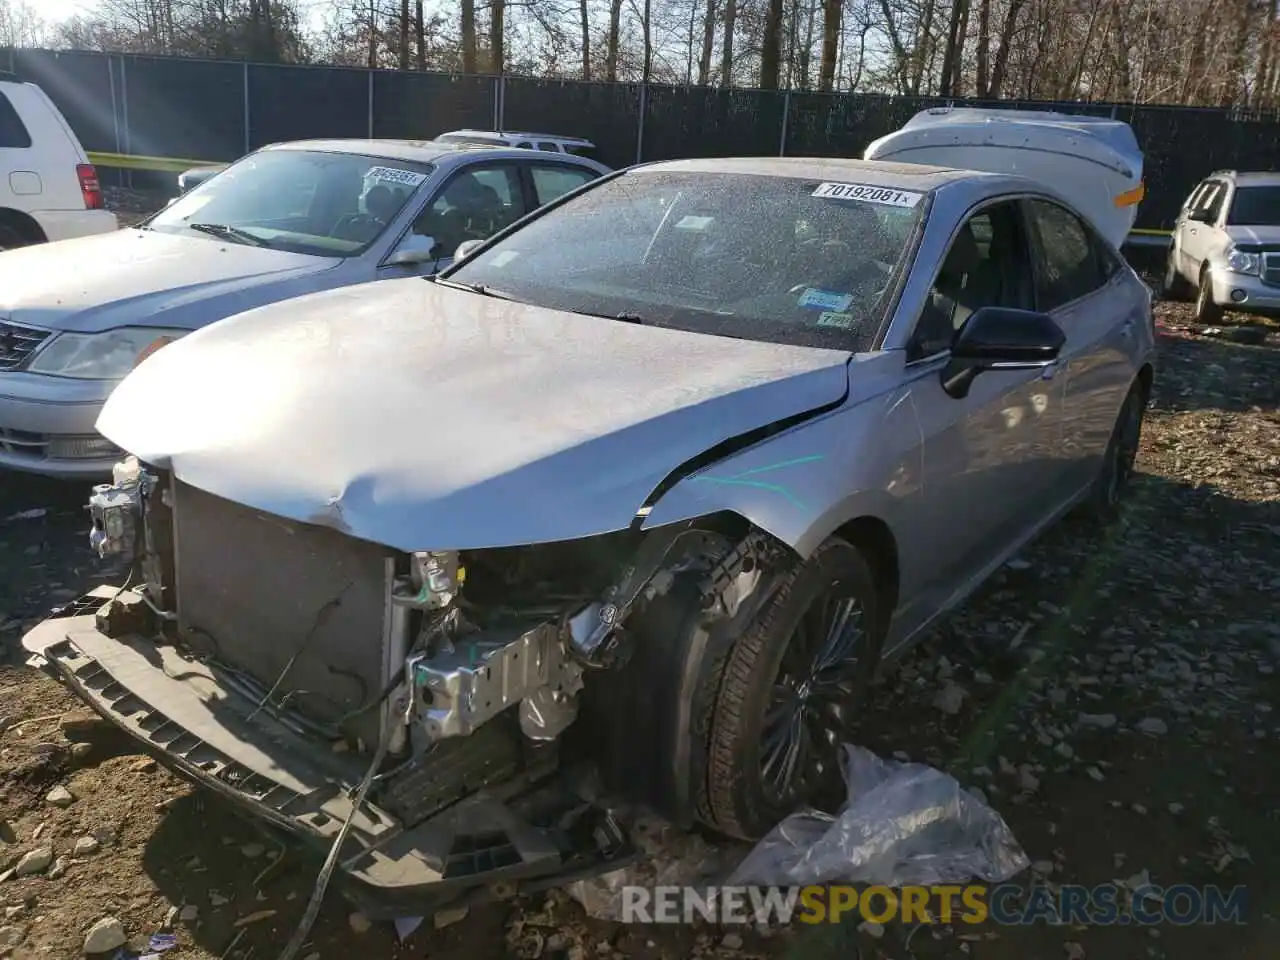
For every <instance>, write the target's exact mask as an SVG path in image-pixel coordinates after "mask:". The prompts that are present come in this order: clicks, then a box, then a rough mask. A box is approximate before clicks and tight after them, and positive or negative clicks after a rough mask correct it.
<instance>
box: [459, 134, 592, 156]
mask: <svg viewBox="0 0 1280 960" xmlns="http://www.w3.org/2000/svg"><path fill="white" fill-rule="evenodd" d="M436 143H472V144H476V145H477V146H486V147H516V148H518V149H520V150H543V151H546V152H547V153H572V154H574V155H575V156H579V157H586V158H587V159H589V160H595V159H597V158H596V157H595V156H594V152H595V149H596V145H595V144H594V143H592V142H591V141H590V140H583V139H582V138H581V137H562V136H560V135H559V134H555V133H527V132H525V133H521V132H512V131H510V130H454V131H453V132H451V133H442V134H440V136H438V137H436Z"/></svg>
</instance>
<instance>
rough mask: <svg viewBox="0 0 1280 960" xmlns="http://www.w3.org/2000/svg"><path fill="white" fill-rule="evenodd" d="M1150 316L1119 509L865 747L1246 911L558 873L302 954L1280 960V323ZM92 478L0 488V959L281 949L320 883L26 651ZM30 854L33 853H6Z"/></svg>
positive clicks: (881, 693)
mask: <svg viewBox="0 0 1280 960" xmlns="http://www.w3.org/2000/svg"><path fill="white" fill-rule="evenodd" d="M1159 318H1160V321H1161V324H1162V336H1161V364H1162V366H1161V369H1160V372H1159V374H1158V377H1157V395H1156V397H1155V402H1154V407H1153V409H1152V410H1151V413H1150V418H1149V421H1148V425H1147V429H1146V433H1145V437H1144V442H1143V446H1142V452H1141V455H1140V460H1139V469H1140V471H1141V475H1140V477H1139V478H1138V482H1137V485H1136V488H1135V490H1134V491H1133V495H1132V500H1131V503H1130V505H1129V507H1128V508H1127V511H1126V514H1125V517H1124V519H1123V521H1122V523H1121V524H1119V525H1118V526H1117V527H1116V528H1115V529H1112V530H1110V531H1107V532H1104V533H1099V532H1096V531H1091V530H1088V529H1082V528H1081V527H1080V526H1079V525H1077V524H1073V523H1068V524H1064V525H1063V526H1062V527H1061V528H1059V529H1057V530H1055V531H1053V532H1052V533H1050V534H1049V535H1048V536H1047V537H1046V538H1045V539H1044V540H1043V541H1042V542H1040V543H1038V544H1036V545H1035V546H1034V547H1033V548H1031V549H1030V550H1028V551H1027V552H1026V554H1025V555H1024V556H1023V557H1021V558H1019V560H1018V561H1017V562H1015V563H1013V564H1011V565H1010V566H1009V567H1008V568H1007V569H1006V570H1005V571H1004V572H1003V573H1002V574H1001V575H1000V576H999V577H998V578H997V579H996V580H995V582H993V583H992V584H990V585H989V586H988V587H987V588H986V589H984V591H983V592H982V594H981V595H980V596H978V597H975V598H974V599H973V600H972V601H971V602H970V603H969V604H967V606H966V607H965V609H964V610H963V611H962V612H961V613H960V614H958V615H957V616H956V617H955V618H953V619H952V621H951V622H950V623H949V624H948V625H947V626H946V627H945V628H943V629H941V630H939V631H938V632H937V634H936V635H935V636H934V637H932V638H931V639H930V640H929V641H928V642H926V643H925V644H923V645H922V646H921V647H919V648H918V649H917V650H916V651H915V652H914V653H913V654H912V655H911V656H910V657H909V659H906V660H904V661H902V662H900V663H898V664H897V665H895V667H894V669H893V671H892V674H891V675H890V676H887V677H886V678H884V680H883V681H882V682H881V683H880V684H879V685H878V687H877V689H876V691H875V702H874V704H873V705H872V708H871V709H870V710H868V711H867V714H866V718H865V721H864V723H863V730H862V735H861V737H860V741H861V742H862V743H863V744H864V745H866V746H868V747H870V748H871V749H873V750H875V751H876V752H877V753H880V754H881V755H888V754H891V753H894V752H899V751H900V752H904V753H905V754H906V755H908V756H910V757H912V758H913V759H917V760H922V761H925V762H929V763H933V764H935V765H938V766H943V767H945V768H947V769H948V770H950V771H951V772H952V773H954V774H955V775H956V776H957V777H958V778H959V779H960V780H961V781H962V782H964V783H965V784H966V785H971V786H976V787H978V788H979V789H981V790H982V791H983V792H984V793H985V794H986V796H987V797H988V798H990V800H991V802H992V803H993V804H994V805H995V806H996V807H997V808H998V809H999V810H1000V811H1001V813H1002V814H1003V815H1004V816H1005V818H1006V819H1007V820H1008V822H1009V824H1010V826H1011V827H1012V828H1013V830H1014V832H1015V834H1016V835H1017V837H1018V839H1019V840H1020V841H1021V843H1022V844H1023V846H1024V847H1025V848H1026V851H1027V853H1028V855H1029V856H1030V858H1031V860H1032V861H1034V866H1033V868H1032V870H1030V871H1027V872H1026V875H1025V876H1024V877H1021V878H1019V880H1020V881H1025V882H1027V883H1030V882H1032V879H1033V878H1038V880H1036V881H1035V882H1041V883H1051V884H1053V883H1064V882H1082V883H1088V884H1095V883H1098V882H1103V881H1107V880H1111V879H1114V878H1120V879H1123V878H1127V877H1131V876H1133V875H1135V874H1138V873H1140V872H1141V871H1143V870H1146V871H1148V874H1149V876H1150V877H1151V879H1152V881H1153V882H1156V883H1161V884H1165V885H1168V884H1171V883H1176V882H1185V883H1192V884H1207V883H1217V884H1220V885H1224V886H1227V887H1230V886H1233V885H1235V884H1245V885H1247V887H1248V888H1249V908H1248V915H1247V919H1248V923H1247V925H1245V926H1238V927H1237V926H1227V927H1224V926H1217V927H1208V926H1205V927H1193V928H1163V929H1160V930H1149V929H1141V928H1137V927H1120V928H1105V929H1099V928H1095V929H1087V930H1086V929H1074V928H1072V927H1070V926H1048V925H1044V924H1040V925H1037V926H1033V927H1026V928H1017V929H1009V928H1001V929H986V928H984V929H981V930H977V931H975V930H972V929H967V930H945V929H937V930H924V931H920V932H919V933H918V935H915V936H913V937H912V939H911V940H910V941H909V943H904V940H903V934H904V933H905V932H908V931H902V930H900V929H896V928H893V927H890V928H889V929H888V930H886V931H883V933H882V935H881V936H879V937H874V936H871V935H870V934H869V933H867V932H861V933H860V932H858V931H856V930H855V929H854V928H853V927H851V926H842V927H839V928H810V929H806V930H804V931H800V932H797V931H795V930H788V931H781V932H775V933H774V934H773V935H772V936H763V935H761V934H758V933H756V932H753V931H728V932H726V931H723V930H716V929H713V928H679V929H676V928H632V929H626V928H623V927H621V926H619V925H616V924H611V923H607V922H603V921H596V920H591V919H589V918H586V917H584V915H583V912H582V910H581V908H580V907H579V906H578V905H577V904H576V903H574V902H573V901H571V900H570V899H569V898H568V897H567V896H565V895H564V894H562V893H560V892H558V891H557V892H553V893H552V894H551V895H549V896H539V897H537V898H536V899H534V900H530V901H516V902H514V903H509V904H502V905H495V906H491V907H486V908H483V909H481V908H477V909H474V910H473V911H472V912H471V914H470V915H469V916H467V917H465V918H462V919H460V920H458V921H457V922H454V923H452V924H450V925H448V926H445V927H444V928H443V929H435V928H434V927H432V926H430V925H429V927H428V928H426V929H423V930H420V931H419V932H417V933H415V934H414V935H412V936H411V937H410V938H409V939H408V940H407V941H405V942H404V943H398V942H397V941H396V938H395V935H394V933H393V932H392V931H391V930H389V929H385V928H383V927H382V926H374V927H373V928H371V929H367V928H366V927H367V925H366V924H364V923H362V922H361V919H362V918H359V917H355V918H352V917H350V916H349V915H348V911H347V910H346V909H345V908H344V905H343V904H342V902H341V901H340V900H339V899H338V898H336V897H332V898H331V899H330V900H329V901H328V902H327V903H326V906H325V909H324V910H323V911H322V914H321V918H320V921H319V922H318V924H317V925H316V928H315V930H314V932H313V935H312V944H311V946H309V947H307V949H306V950H304V952H303V955H304V956H307V955H313V956H317V957H321V958H325V960H328V958H331V957H340V956H351V955H355V954H356V953H357V952H358V953H360V954H363V955H369V956H385V957H432V958H437V960H441V958H458V960H461V958H464V957H465V958H473V957H484V956H493V957H496V956H504V955H506V956H519V957H523V958H535V957H548V958H556V957H560V958H568V960H585V958H588V957H605V956H608V957H616V956H626V957H638V958H658V957H662V958H671V960H676V958H684V957H690V956H723V957H753V956H754V957H783V956H791V957H796V958H800V957H804V958H826V957H831V958H833V960H834V958H836V957H840V958H842V960H848V958H855V957H859V956H861V957H865V958H871V957H883V958H902V957H910V956H918V957H962V956H967V957H979V958H983V960H1036V958H1043V960H1061V958H1063V957H1067V958H1068V960H1080V958H1082V957H1092V958H1114V960H1131V958H1139V957H1152V958H1161V957H1170V958H1173V957H1178V958H1181V957H1186V958H1196V960H1200V958H1203V957H1204V956H1206V955H1209V954H1210V952H1212V954H1213V955H1214V956H1215V957H1217V958H1219V960H1227V958H1242V960H1243V958H1250V960H1254V958H1260V957H1263V956H1274V955H1275V954H1276V943H1277V939H1278V937H1280V931H1278V930H1277V927H1276V922H1275V918H1276V914H1277V912H1280V911H1277V908H1276V907H1275V906H1274V904H1275V902H1276V900H1277V897H1278V896H1280V881H1278V880H1277V879H1276V876H1277V869H1276V868H1277V867H1278V866H1280V857H1278V856H1277V853H1276V851H1280V820H1278V819H1277V812H1276V806H1275V798H1276V795H1277V785H1278V784H1280V776H1278V771H1280V762H1278V761H1280V721H1278V720H1277V717H1276V716H1275V714H1274V712H1273V710H1272V706H1273V705H1274V704H1275V703H1277V696H1276V694H1277V692H1278V690H1277V682H1276V678H1275V667H1276V665H1277V662H1278V661H1280V620H1278V618H1277V617H1276V615H1275V614H1276V603H1275V596H1276V593H1277V589H1278V588H1280V547H1278V546H1277V544H1278V543H1280V540H1278V539H1277V535H1278V534H1280V414H1278V413H1277V407H1278V404H1277V397H1278V395H1280V328H1277V327H1272V326H1268V325H1259V324H1258V323H1257V322H1254V324H1253V325H1252V326H1248V327H1224V328H1221V329H1215V330H1208V331H1205V330H1202V329H1200V328H1197V327H1195V325H1194V324H1192V323H1191V322H1190V320H1189V314H1188V313H1187V311H1186V308H1185V307H1182V306H1177V305H1161V307H1160V308H1159ZM83 496H84V491H83V489H81V488H76V487H68V486H63V485H57V484H53V483H50V482H46V481H38V480H30V479H23V478H13V477H5V478H4V482H3V485H2V486H0V911H3V912H2V913H0V957H7V956H12V957H13V958H15V960H17V958H25V957H72V956H78V955H80V953H81V951H82V947H83V944H84V941H85V937H86V934H88V933H89V932H90V929H91V928H92V927H93V926H94V924H95V923H97V922H98V921H100V920H102V919H103V918H115V919H116V920H118V921H119V923H120V926H121V928H122V930H123V933H124V935H126V936H127V937H128V938H129V943H130V945H131V946H132V947H133V948H134V949H135V950H141V948H143V947H144V946H145V945H146V942H147V939H148V937H149V936H150V935H152V934H155V933H158V932H161V931H167V932H171V933H173V934H175V935H176V937H177V942H178V947H177V949H176V950H174V951H173V952H171V953H168V954H166V956H173V957H182V958H192V960H197V958H199V960H213V958H222V957H228V958H231V957H238V958H240V960H247V958H248V957H249V955H250V954H252V955H253V957H254V958H256V960H270V958H272V957H274V955H275V953H276V952H277V951H278V950H279V949H280V947H281V946H282V945H283V943H284V941H285V940H286V939H287V937H288V936H289V934H290V933H291V932H292V929H293V927H294V925H295V923H296V922H297V920H298V917H299V916H300V914H301V912H302V909H303V905H304V903H305V901H306V899H307V896H308V895H309V891H310V883H311V877H309V876H308V875H307V874H306V872H305V870H304V869H302V868H296V867H295V865H294V864H293V863H291V862H290V860H289V858H287V857H277V856H276V854H277V851H275V850H273V849H271V847H270V845H265V846H264V844H263V842H262V841H261V839H260V838H259V837H258V836H257V835H255V834H254V833H253V832H252V831H251V830H250V829H249V828H248V827H247V826H246V825H244V824H243V823H241V822H240V821H239V820H237V818H236V817H235V816H233V815H232V814H231V813H230V812H229V811H228V810H227V809H225V808H224V807H223V806H222V805H221V804H220V803H219V802H217V801H215V800H213V799H210V798H203V797H200V796H197V795H194V794H192V792H191V791H190V789H189V788H188V787H186V786H185V785H184V784H182V783H181V782H180V781H178V780H176V779H175V778H173V777H171V776H170V775H169V774H168V773H166V772H164V771H163V770H162V769H157V767H156V766H155V764H154V762H152V761H151V760H149V759H147V758H145V757H141V756H138V755H136V754H135V753H134V752H133V751H132V750H131V748H130V746H129V744H128V743H127V742H126V741H124V740H123V739H122V738H121V737H120V736H116V735H114V734H113V731H111V730H110V729H104V728H103V726H102V725H100V724H98V723H95V722H92V721H89V722H86V720H85V718H84V717H83V716H82V715H80V714H78V713H77V712H76V710H75V704H74V703H73V701H72V700H71V698H70V697H69V696H68V695H67V694H66V693H65V692H64V691H63V690H62V688H61V687H60V686H59V685H58V684H56V683H54V682H53V681H51V680H48V679H45V678H43V677H41V676H39V675H37V674H35V673H34V672H32V671H29V670H28V669H26V668H24V667H22V666H20V665H19V663H20V657H19V654H18V639H19V636H20V634H21V631H22V629H23V628H24V626H25V625H27V624H30V623H32V622H34V621H35V620H38V619H39V618H40V617H41V616H42V614H43V613H45V612H46V611H47V610H48V608H49V607H50V606H51V605H54V604H56V603H58V602H60V601H65V600H67V599H70V598H71V597H73V596H74V595H76V594H77V593H78V592H80V591H81V590H82V589H84V588H86V587H88V586H91V585H93V584H94V583H95V582H99V581H100V580H102V579H105V578H106V577H107V576H108V575H107V574H104V573H103V572H102V571H101V570H99V569H98V568H97V566H96V565H95V562H94V561H93V558H92V557H91V555H90V554H89V551H88V548H87V543H86V538H85V536H84V533H85V529H84V528H85V521H84V516H83V511H82V509H81V507H80V504H81V502H82V501H83ZM6 518H7V519H6ZM943 690H947V691H948V692H947V693H946V694H945V695H943V696H940V692H941V691H943ZM1082 715H1088V718H1084V719H1082ZM1098 716H1103V717H1104V719H1102V720H1098V719H1097V717H1098ZM1108 716H1109V718H1110V719H1107V717H1108ZM1089 718H1092V719H1089ZM1152 720H1155V721H1159V722H1151V721H1152ZM5 728H7V729H5ZM64 791H65V792H64ZM1268 850H1270V851H1272V853H1270V854H1268V853H1267V851H1268ZM33 853H34V854H36V856H35V857H34V858H31V859H33V860H35V861H36V862H37V863H38V862H39V861H40V860H41V859H46V860H49V861H50V863H49V865H48V866H45V867H43V868H42V869H40V870H38V871H37V872H35V873H33V874H32V875H30V876H23V877H17V876H8V875H7V871H8V869H9V868H11V867H14V866H16V865H17V864H19V863H20V862H22V861H23V858H25V857H30V855H31V854H33ZM27 862H28V863H30V862H31V860H28V861H27ZM97 935H98V936H103V935H104V934H103V933H102V931H99V933H98V934H97ZM855 943H856V944H857V949H855V948H854V944H855Z"/></svg>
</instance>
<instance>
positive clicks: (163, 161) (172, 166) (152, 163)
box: [89, 153, 222, 173]
mask: <svg viewBox="0 0 1280 960" xmlns="http://www.w3.org/2000/svg"><path fill="white" fill-rule="evenodd" d="M89 162H90V163H92V164H93V165H94V166H96V167H114V168H116V169H120V170H160V171H163V172H168V173H182V172H183V171H184V170H190V169H191V168H192V167H217V166H221V165H222V164H221V163H220V162H218V161H215V160H189V159H185V158H181V157H140V156H135V155H133V154H128V153H90V154H89Z"/></svg>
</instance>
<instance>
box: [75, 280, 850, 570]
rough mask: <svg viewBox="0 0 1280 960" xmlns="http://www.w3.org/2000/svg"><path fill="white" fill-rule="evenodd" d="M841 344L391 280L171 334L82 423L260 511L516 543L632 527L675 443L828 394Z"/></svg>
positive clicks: (409, 538)
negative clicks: (579, 310)
mask: <svg viewBox="0 0 1280 960" xmlns="http://www.w3.org/2000/svg"><path fill="white" fill-rule="evenodd" d="M848 360H849V354H847V353H844V352H839V351H831V350H819V349H809V348H802V347H786V346H776V345H771V344H764V343H754V342H750V341H746V340H735V339H729V338H724V337H714V336H710V335H703V334H694V333H688V332H684V331H677V330H668V329H661V328H656V327H646V326H639V325H635V324H630V323H624V322H620V321H616V320H606V319H599V318H595V317H586V316H580V315H576V314H569V313H561V312H558V311H553V310H546V309H542V308H538V307H531V306H528V305H524V304H517V303H512V302H508V301H502V300H497V299H494V298H490V297H484V296H481V295H479V294H474V293H470V292H467V291H462V290H457V289H451V288H448V287H445V286H443V285H439V284H435V283H431V282H428V281H424V280H418V279H405V280H387V281H379V282H377V283H374V284H366V285H363V286H361V287H354V288H351V287H348V288H343V289H339V290H333V291H328V292H325V293H319V294H314V295H311V296H307V297H300V298H297V299H294V300H291V301H288V302H285V303H279V304H274V305H272V306H268V307H263V308H261V309H258V310H253V311H250V312H248V313H244V314H241V315H239V316H235V317H232V318H230V319H228V320H224V321H222V322H220V323H217V324H213V325H212V326H209V327H206V328H204V329H203V330H200V331H198V332H196V333H194V334H191V335H190V336H188V337H186V338H184V339H182V340H180V341H178V342H176V343H174V344H171V345H170V346H167V347H165V348H164V349H162V350H160V351H159V352H157V353H155V354H153V355H152V356H151V357H149V358H148V359H146V360H145V361H143V363H142V364H140V365H139V367H138V368H137V369H136V370H135V371H134V372H133V373H131V374H130V375H129V376H128V377H127V378H126V379H125V380H124V381H123V382H122V383H121V385H120V386H119V387H117V388H116V390H115V392H114V393H113V394H112V395H111V397H110V399H109V400H108V402H107V404H106V406H105V407H104V409H103V412H102V415H101V417H100V418H99V420H98V429H99V430H100V431H101V432H102V433H103V434H104V435H105V436H107V437H108V438H109V439H111V440H112V441H113V442H115V443H116V444H118V445H120V446H121V447H123V448H124V449H126V450H128V451H130V452H132V453H134V454H136V455H137V456H138V457H139V458H141V459H142V460H143V461H145V462H148V463H151V464H154V465H155V466H157V467H161V468H167V469H171V470H172V471H173V472H174V474H175V476H177V477H178V478H179V479H180V480H183V481H185V482H186V483H189V484H191V485H193V486H195V487H198V488H200V489H202V490H205V491H207V492H209V493H212V494H215V495H218V496H221V497H224V498H227V499H230V500H233V501H236V502H239V503H242V504H245V505H248V506H251V507H254V508H256V509H259V510H262V511H264V512H266V513H270V514H275V515H277V516H281V517H287V518H290V519H294V520H300V521H304V522H312V523H318V524H323V525H327V526H330V527H333V528H335V529H338V530H341V531H343V532H346V533H349V534H351V535H352V536H356V537H359V538H361V539H365V540H371V541H373V542H376V543H381V544H386V545H387V546H390V547H393V548H397V549H401V550H420V549H477V548H482V547H497V546H511V545H516V544H523V543H539V542H547V541H554V540H568V539H574V538H578V537H585V536H591V535H594V534H599V533H605V532H609V531H613V530H619V529H623V528H625V527H627V526H628V525H629V524H630V523H631V522H632V520H633V519H634V517H635V514H636V511H637V510H638V509H639V508H640V507H641V506H642V504H643V503H644V500H645V498H646V497H647V496H648V495H649V494H650V493H651V492H652V491H653V489H654V488H655V487H656V486H657V485H658V484H659V483H660V482H661V481H662V480H663V479H664V478H665V477H666V476H667V475H668V474H669V473H670V472H671V471H672V470H673V469H675V468H676V467H678V466H680V465H681V464H682V463H684V462H685V461H686V460H688V459H690V458H691V457H694V456H697V455H699V454H701V453H703V452H705V451H706V450H708V449H709V448H711V447H713V446H715V445H716V444H717V443H719V442H721V441H723V440H726V439H729V438H732V437H736V436H739V435H741V434H743V433H745V432H747V431H750V430H753V429H756V428H759V427H762V426H767V425H769V424H771V423H774V422H776V421H778V420H781V419H784V418H786V417H789V416H792V415H795V414H801V413H805V412H807V411H810V410H813V409H815V408H819V407H823V406H825V405H828V404H832V403H837V402H839V401H840V400H841V399H842V398H843V397H844V396H845V394H846V391H847V386H848V375H847V363H848ZM180 515H181V506H179V516H180Z"/></svg>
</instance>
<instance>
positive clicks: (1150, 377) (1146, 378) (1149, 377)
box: [1138, 363, 1155, 399]
mask: <svg viewBox="0 0 1280 960" xmlns="http://www.w3.org/2000/svg"><path fill="white" fill-rule="evenodd" d="M1154 381H1155V371H1154V370H1153V369H1152V368H1151V364H1149V363H1144V364H1143V365H1142V369H1140V370H1139V371H1138V383H1140V384H1142V394H1143V398H1144V399H1149V398H1150V397H1151V384H1152V383H1153V382H1154Z"/></svg>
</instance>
